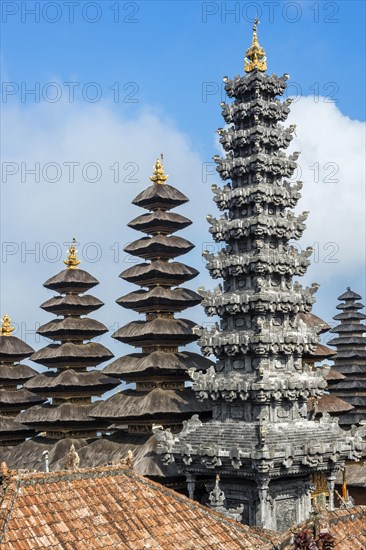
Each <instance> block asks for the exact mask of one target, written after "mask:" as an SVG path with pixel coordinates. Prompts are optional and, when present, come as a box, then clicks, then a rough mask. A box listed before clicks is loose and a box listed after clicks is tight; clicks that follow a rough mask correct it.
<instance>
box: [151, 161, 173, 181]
mask: <svg viewBox="0 0 366 550" xmlns="http://www.w3.org/2000/svg"><path fill="white" fill-rule="evenodd" d="M160 156H161V159H157V161H156V163H155V166H154V174H153V175H152V176H150V179H151V181H153V182H154V183H159V184H163V183H165V182H166V180H167V179H168V178H169V176H166V175H165V174H164V165H163V162H162V161H163V155H160Z"/></svg>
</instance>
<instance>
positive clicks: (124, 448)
mask: <svg viewBox="0 0 366 550" xmlns="http://www.w3.org/2000/svg"><path fill="white" fill-rule="evenodd" d="M128 451H132V453H133V469H134V471H135V472H137V473H138V474H140V475H143V476H151V477H168V478H169V477H177V476H178V471H177V467H176V465H175V463H174V462H173V463H171V464H163V461H162V459H161V456H160V455H159V454H158V453H157V441H156V439H155V437H154V436H153V435H150V434H141V435H140V434H130V433H126V432H122V431H118V432H116V433H114V434H111V435H109V436H106V437H103V438H101V439H98V440H96V441H93V442H92V443H91V444H90V445H88V446H84V447H82V448H81V449H79V450H78V455H79V458H80V466H81V467H82V468H88V467H93V468H95V467H97V466H104V465H105V464H118V463H119V462H120V461H121V460H122V459H124V458H126V457H127V454H128ZM60 466H61V462H60V463H59V467H60ZM55 467H57V464H55Z"/></svg>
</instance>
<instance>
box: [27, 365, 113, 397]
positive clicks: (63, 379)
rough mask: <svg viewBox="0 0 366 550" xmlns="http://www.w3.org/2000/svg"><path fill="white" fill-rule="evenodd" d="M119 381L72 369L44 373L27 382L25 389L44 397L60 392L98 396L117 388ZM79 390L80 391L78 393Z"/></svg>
mask: <svg viewBox="0 0 366 550" xmlns="http://www.w3.org/2000/svg"><path fill="white" fill-rule="evenodd" d="M119 383H120V381H119V380H118V379H116V378H112V377H111V376H106V375H105V374H103V373H101V372H100V371H97V370H94V371H91V372H76V371H74V370H72V369H67V370H64V371H63V372H60V373H57V372H45V373H42V374H38V375H37V376H35V377H34V378H32V379H31V380H29V381H28V382H27V383H26V384H25V387H26V388H28V389H29V390H31V391H34V392H37V393H39V394H40V395H44V396H46V397H47V396H55V395H58V394H59V393H60V392H61V393H62V394H64V393H65V392H66V393H67V395H68V396H73V395H80V394H81V395H82V396H93V395H97V396H100V395H102V394H103V393H104V392H106V391H109V390H111V389H113V388H115V387H116V386H118V385H119ZM80 389H81V390H82V391H81V392H80Z"/></svg>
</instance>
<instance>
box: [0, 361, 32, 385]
mask: <svg viewBox="0 0 366 550" xmlns="http://www.w3.org/2000/svg"><path fill="white" fill-rule="evenodd" d="M36 374H38V373H37V371H35V370H34V369H32V368H31V367H28V365H22V364H20V363H18V364H17V365H9V364H6V363H5V364H4V363H0V385H1V386H13V385H14V384H17V385H19V384H23V382H26V381H27V380H29V379H30V378H32V376H35V375H36Z"/></svg>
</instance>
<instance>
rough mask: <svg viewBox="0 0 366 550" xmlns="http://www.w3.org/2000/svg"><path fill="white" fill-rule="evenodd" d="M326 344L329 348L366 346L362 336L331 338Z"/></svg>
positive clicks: (365, 339) (365, 340) (365, 338)
mask: <svg viewBox="0 0 366 550" xmlns="http://www.w3.org/2000/svg"><path fill="white" fill-rule="evenodd" d="M328 344H330V345H331V346H344V345H349V346H352V345H355V346H366V337H364V336H342V337H340V338H332V339H331V340H329V342H328Z"/></svg>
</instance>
